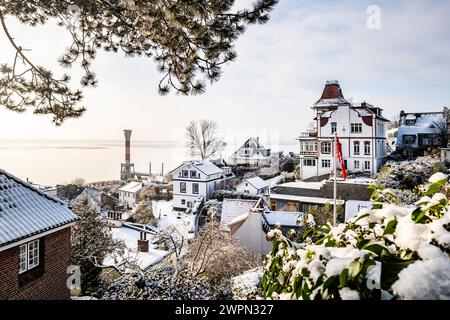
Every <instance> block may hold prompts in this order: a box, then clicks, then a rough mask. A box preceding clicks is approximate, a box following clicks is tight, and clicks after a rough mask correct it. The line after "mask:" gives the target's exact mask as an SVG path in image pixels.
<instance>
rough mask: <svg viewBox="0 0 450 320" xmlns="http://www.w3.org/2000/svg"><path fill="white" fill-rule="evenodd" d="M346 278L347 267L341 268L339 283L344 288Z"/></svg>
mask: <svg viewBox="0 0 450 320" xmlns="http://www.w3.org/2000/svg"><path fill="white" fill-rule="evenodd" d="M347 278H348V269H347V268H346V269H344V270H342V272H341V274H340V275H339V285H340V286H341V288H344V287H345V286H346V285H347Z"/></svg>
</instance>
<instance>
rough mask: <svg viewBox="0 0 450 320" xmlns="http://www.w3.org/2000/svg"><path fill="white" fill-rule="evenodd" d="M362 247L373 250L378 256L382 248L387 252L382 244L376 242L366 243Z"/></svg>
mask: <svg viewBox="0 0 450 320" xmlns="http://www.w3.org/2000/svg"><path fill="white" fill-rule="evenodd" d="M363 249H364V250H367V251H370V252H373V253H375V254H376V255H378V256H380V255H381V253H383V251H384V250H385V251H387V252H389V250H388V249H387V248H386V247H385V246H382V245H381V244H378V243H373V244H368V245H366V246H365V247H364V248H363Z"/></svg>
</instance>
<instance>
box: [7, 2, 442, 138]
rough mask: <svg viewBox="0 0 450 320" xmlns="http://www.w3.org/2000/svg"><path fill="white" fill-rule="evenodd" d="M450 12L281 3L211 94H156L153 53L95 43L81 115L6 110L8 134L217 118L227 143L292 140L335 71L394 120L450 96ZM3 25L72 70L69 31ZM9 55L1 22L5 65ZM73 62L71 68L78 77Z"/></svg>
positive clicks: (398, 5) (115, 131) (175, 129)
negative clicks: (66, 54) (57, 118)
mask: <svg viewBox="0 0 450 320" xmlns="http://www.w3.org/2000/svg"><path fill="white" fill-rule="evenodd" d="M249 2H250V1H245V0H242V1H237V3H236V7H239V8H241V7H245V6H248V3H249ZM371 5H376V6H378V7H379V8H380V18H381V19H380V20H379V25H377V24H376V26H379V28H375V29H373V28H371V29H369V28H368V26H367V21H368V19H369V18H371V17H372V16H371V14H372V13H373V12H371V13H368V12H367V9H368V7H369V6H371ZM449 14H450V1H445V0H443V1H439V0H429V1H425V0H424V1H420V0H407V1H402V0H398V1H373V0H371V1H361V0H358V1H356V0H354V1H325V0H304V1H298V0H281V1H280V3H279V4H278V5H277V7H276V8H275V10H274V11H273V13H272V15H271V16H272V18H271V20H270V21H269V22H268V23H267V24H264V25H254V26H250V27H249V28H248V29H247V31H246V33H245V34H244V35H242V36H241V37H240V38H239V40H238V41H237V42H236V51H237V53H238V58H237V59H236V61H235V62H232V63H230V64H228V65H226V66H225V67H224V69H223V75H222V78H221V79H220V81H219V82H216V83H214V84H213V85H212V86H208V88H207V91H206V93H205V94H203V95H200V96H188V97H186V96H178V95H175V93H171V94H169V95H168V96H160V95H159V94H158V92H157V85H158V82H159V80H160V79H161V76H162V75H161V73H159V72H158V71H157V69H156V65H155V64H154V62H153V61H152V60H151V59H145V58H126V57H124V55H123V54H109V53H106V52H99V53H98V55H97V58H96V60H95V61H94V65H93V69H94V71H95V73H96V74H97V77H98V80H99V84H98V86H97V87H96V88H93V89H87V90H85V92H84V95H85V98H84V100H83V105H85V106H86V107H87V112H86V113H85V114H84V116H83V117H82V118H79V119H71V120H67V121H66V122H65V123H64V124H63V125H62V126H61V127H56V126H54V125H53V123H52V122H51V117H50V116H35V115H32V114H31V112H28V113H24V114H17V113H14V112H11V111H8V110H6V109H5V108H2V107H0V119H1V122H0V137H1V139H70V140H84V139H93V140H116V139H117V140H118V139H122V137H123V134H122V130H123V129H132V130H133V139H136V140H158V141H178V140H180V139H182V137H183V128H185V126H186V125H187V123H188V122H189V121H190V120H196V119H210V120H215V121H217V123H218V124H219V128H220V130H221V133H222V135H223V136H224V137H225V139H226V140H239V139H242V138H243V137H245V136H249V135H254V136H261V137H262V139H263V140H266V141H267V140H271V141H272V142H273V141H275V140H276V141H295V137H296V136H298V134H299V133H300V132H301V131H304V130H306V129H307V127H308V125H309V123H310V122H311V121H312V117H313V115H312V111H311V109H310V107H311V105H312V104H313V103H314V102H315V101H316V100H318V99H319V97H320V95H321V93H322V90H323V86H324V84H325V81H326V80H331V79H337V80H339V82H340V84H341V87H342V90H343V93H344V96H345V97H346V98H347V99H352V100H353V101H363V100H364V101H367V102H369V103H372V104H374V105H376V106H379V107H381V108H383V109H384V112H385V115H386V116H387V117H388V118H393V117H394V116H395V115H398V114H399V112H400V111H401V110H405V111H409V112H415V111H439V110H441V109H442V108H443V106H449V105H450V59H449V56H450V19H448V17H449ZM7 22H8V26H9V29H10V32H11V33H12V34H13V35H14V37H15V39H16V41H17V42H18V43H19V44H20V45H22V46H23V47H24V48H31V49H32V50H31V51H29V52H28V55H29V56H30V57H31V59H32V60H33V61H35V62H36V63H38V64H42V65H45V66H47V67H50V68H51V69H53V70H55V72H56V73H57V74H58V73H59V74H61V73H62V72H63V71H65V70H62V69H61V68H60V67H59V66H58V65H57V63H56V58H57V57H58V56H60V54H61V53H62V52H63V50H64V49H65V47H66V46H67V45H68V44H69V39H68V38H67V33H66V31H65V30H64V29H63V28H60V27H57V26H56V25H55V24H48V25H46V26H44V27H38V28H34V29H31V30H30V28H29V27H25V26H22V25H20V23H18V22H17V21H14V20H13V19H12V18H11V17H8V19H7ZM377 22H378V20H377ZM12 54H13V52H12V51H11V49H10V47H9V45H8V43H7V42H6V38H5V36H4V34H3V33H2V30H0V63H5V62H11V61H12V60H11V59H12ZM76 68H77V67H73V69H72V70H69V71H70V72H74V73H75V74H77V72H78V71H77V69H76ZM75 85H77V84H75Z"/></svg>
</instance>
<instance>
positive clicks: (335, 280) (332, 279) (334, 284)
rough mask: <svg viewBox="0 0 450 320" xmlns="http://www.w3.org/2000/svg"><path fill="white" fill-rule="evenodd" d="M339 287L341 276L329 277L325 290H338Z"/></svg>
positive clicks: (324, 285)
mask: <svg viewBox="0 0 450 320" xmlns="http://www.w3.org/2000/svg"><path fill="white" fill-rule="evenodd" d="M338 285H339V276H331V277H329V278H328V279H327V280H326V281H325V283H324V284H323V288H324V289H329V288H332V287H333V288H336V287H337V286H338Z"/></svg>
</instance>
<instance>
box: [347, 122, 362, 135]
mask: <svg viewBox="0 0 450 320" xmlns="http://www.w3.org/2000/svg"><path fill="white" fill-rule="evenodd" d="M350 132H351V133H362V123H352V124H351V125H350Z"/></svg>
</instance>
